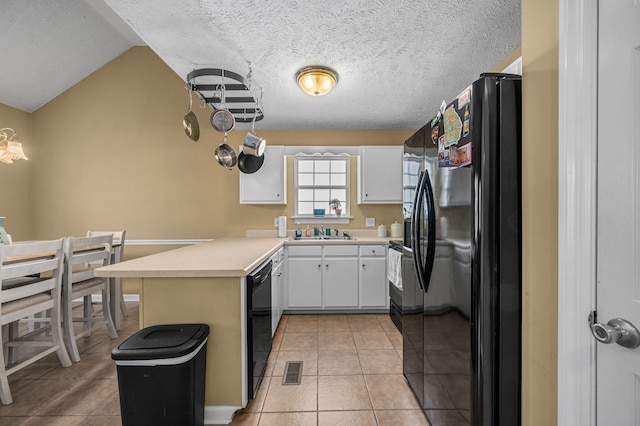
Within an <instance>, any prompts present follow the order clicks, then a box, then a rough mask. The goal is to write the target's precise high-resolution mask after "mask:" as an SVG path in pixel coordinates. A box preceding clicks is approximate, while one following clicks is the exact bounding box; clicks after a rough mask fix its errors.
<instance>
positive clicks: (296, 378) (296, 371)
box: [282, 361, 302, 385]
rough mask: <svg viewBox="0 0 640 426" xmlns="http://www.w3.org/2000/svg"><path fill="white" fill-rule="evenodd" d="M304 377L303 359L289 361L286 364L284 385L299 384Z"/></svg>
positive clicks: (283, 378)
mask: <svg viewBox="0 0 640 426" xmlns="http://www.w3.org/2000/svg"><path fill="white" fill-rule="evenodd" d="M301 379H302V361H287V364H286V365H285V366H284V376H283V377H282V384H283V385H299V384H300V380H301Z"/></svg>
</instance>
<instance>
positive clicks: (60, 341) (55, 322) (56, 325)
mask: <svg viewBox="0 0 640 426" xmlns="http://www.w3.org/2000/svg"><path fill="white" fill-rule="evenodd" d="M50 318H51V338H52V339H53V343H54V344H56V345H58V346H59V347H60V348H59V349H58V350H57V351H56V353H57V354H58V359H59V360H60V363H61V364H62V366H63V367H71V365H72V364H73V363H72V362H71V359H70V358H69V353H68V352H67V348H66V346H65V344H64V337H63V334H62V321H61V318H60V309H52V310H51V314H50ZM71 326H73V323H72V324H71ZM74 341H75V339H74Z"/></svg>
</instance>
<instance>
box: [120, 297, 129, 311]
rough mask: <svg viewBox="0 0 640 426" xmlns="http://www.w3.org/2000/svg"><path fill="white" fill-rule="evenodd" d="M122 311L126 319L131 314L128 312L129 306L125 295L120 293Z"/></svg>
mask: <svg viewBox="0 0 640 426" xmlns="http://www.w3.org/2000/svg"><path fill="white" fill-rule="evenodd" d="M120 311H122V315H124V316H125V317H128V316H129V312H128V311H127V304H126V303H125V302H124V294H123V293H120Z"/></svg>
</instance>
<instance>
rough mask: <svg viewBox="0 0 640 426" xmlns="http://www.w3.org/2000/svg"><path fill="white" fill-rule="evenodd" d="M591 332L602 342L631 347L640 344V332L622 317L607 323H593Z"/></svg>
mask: <svg viewBox="0 0 640 426" xmlns="http://www.w3.org/2000/svg"><path fill="white" fill-rule="evenodd" d="M591 334H593V337H595V338H596V340H597V341H599V342H601V343H617V344H619V345H620V346H624V347H625V348H629V349H634V348H637V347H638V346H640V332H639V331H638V329H637V328H635V327H634V325H633V324H631V323H630V322H629V321H627V320H624V319H622V318H614V319H612V320H611V321H609V322H608V323H607V324H601V323H594V324H592V325H591Z"/></svg>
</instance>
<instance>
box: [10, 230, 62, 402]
mask: <svg viewBox="0 0 640 426" xmlns="http://www.w3.org/2000/svg"><path fill="white" fill-rule="evenodd" d="M63 258H64V256H63V239H59V240H52V241H39V242H31V243H17V244H12V245H4V246H3V245H0V282H1V283H2V285H1V286H0V326H1V327H0V345H2V350H0V399H1V400H2V403H3V404H5V405H6V404H11V403H12V402H13V398H12V396H11V391H10V389H9V382H8V380H7V376H9V375H10V374H13V373H15V372H16V371H18V370H20V369H22V368H24V367H26V366H28V365H30V364H32V363H34V362H36V361H38V360H39V359H41V358H43V357H45V356H47V355H49V354H50V353H53V352H56V353H57V355H58V358H59V359H60V362H61V363H62V365H63V366H64V367H69V366H71V360H70V359H69V355H68V353H67V351H66V348H65V346H64V342H63V337H62V330H61V325H60V323H61V295H60V292H61V286H62V271H63ZM47 310H49V311H50V312H51V323H50V325H51V326H50V327H46V328H42V329H37V330H36V331H34V332H29V333H26V334H25V335H23V336H19V335H12V336H9V337H8V339H7V338H5V336H2V332H3V331H4V330H6V329H7V328H9V327H15V328H14V329H15V330H16V332H17V331H18V328H17V323H18V321H19V320H20V319H22V318H26V317H29V316H30V315H34V314H37V313H40V312H43V311H47ZM49 330H50V331H51V333H48V331H49ZM13 334H15V333H13ZM45 339H46V340H45ZM5 340H6V341H5ZM17 346H29V347H34V346H36V347H37V346H44V347H45V348H46V349H45V350H43V351H40V352H37V353H33V351H32V349H31V348H30V351H29V356H28V358H27V359H24V360H21V361H20V362H19V363H17V364H15V365H12V366H11V367H8V366H6V365H5V354H6V353H8V352H9V351H8V350H7V349H8V348H10V349H13V350H15V348H16V347H17Z"/></svg>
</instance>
